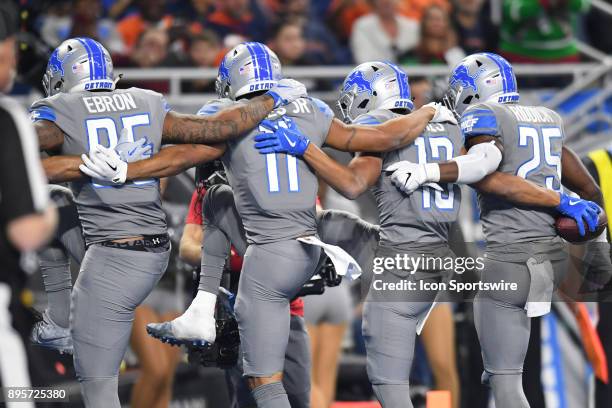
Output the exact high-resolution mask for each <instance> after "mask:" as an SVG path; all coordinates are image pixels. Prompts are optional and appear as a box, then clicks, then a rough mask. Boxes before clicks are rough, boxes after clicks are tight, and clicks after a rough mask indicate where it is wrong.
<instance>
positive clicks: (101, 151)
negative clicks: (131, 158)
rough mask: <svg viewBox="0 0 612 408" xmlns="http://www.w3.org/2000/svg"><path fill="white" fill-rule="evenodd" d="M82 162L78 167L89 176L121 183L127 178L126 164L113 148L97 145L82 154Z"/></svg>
mask: <svg viewBox="0 0 612 408" xmlns="http://www.w3.org/2000/svg"><path fill="white" fill-rule="evenodd" d="M81 159H82V160H83V164H81V165H79V169H80V170H81V171H82V172H83V173H85V174H87V175H88V176H89V177H92V178H94V179H98V180H106V181H110V182H112V183H115V184H123V183H125V180H126V178H127V170H128V164H127V163H126V162H124V161H123V160H121V157H119V154H118V153H117V152H116V151H115V149H111V148H108V147H104V146H102V145H97V146H96V147H95V148H94V149H92V150H91V151H90V152H89V155H86V154H82V155H81Z"/></svg>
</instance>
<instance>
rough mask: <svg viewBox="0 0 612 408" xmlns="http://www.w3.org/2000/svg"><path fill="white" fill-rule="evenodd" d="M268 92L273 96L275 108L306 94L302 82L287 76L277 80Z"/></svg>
mask: <svg viewBox="0 0 612 408" xmlns="http://www.w3.org/2000/svg"><path fill="white" fill-rule="evenodd" d="M268 94H269V95H270V96H271V97H272V98H274V108H275V109H276V108H278V107H280V106H283V105H288V104H290V103H291V102H293V101H295V100H296V99H299V98H303V97H305V96H308V92H307V91H306V87H305V86H304V84H302V83H301V82H298V81H296V80H295V79H289V78H283V79H281V80H280V81H278V82H277V83H276V85H274V86H273V87H272V89H270V90H269V91H268Z"/></svg>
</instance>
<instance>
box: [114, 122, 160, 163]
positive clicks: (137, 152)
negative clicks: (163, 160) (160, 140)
mask: <svg viewBox="0 0 612 408" xmlns="http://www.w3.org/2000/svg"><path fill="white" fill-rule="evenodd" d="M127 135H128V132H127V129H123V130H122V131H121V137H119V141H118V142H117V146H115V151H116V152H117V154H119V157H120V158H121V160H123V161H124V162H127V163H133V162H135V161H138V160H143V159H148V158H149V157H151V155H152V154H153V146H152V145H151V144H150V143H147V142H148V139H147V138H146V137H143V138H140V139H138V140H136V141H134V142H130V141H128V136H127Z"/></svg>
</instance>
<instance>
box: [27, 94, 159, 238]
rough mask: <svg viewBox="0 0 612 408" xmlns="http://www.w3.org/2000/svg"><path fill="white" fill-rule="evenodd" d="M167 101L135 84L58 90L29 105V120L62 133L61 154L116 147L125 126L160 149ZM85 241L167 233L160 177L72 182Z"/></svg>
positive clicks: (130, 135)
mask: <svg viewBox="0 0 612 408" xmlns="http://www.w3.org/2000/svg"><path fill="white" fill-rule="evenodd" d="M167 109H168V108H167V104H166V102H165V101H164V98H163V97H162V95H161V94H159V93H156V92H153V91H149V90H144V89H139V88H130V89H118V90H115V91H112V92H95V93H94V92H77V93H68V94H66V93H60V94H57V95H54V96H52V97H49V98H45V99H41V100H39V101H37V102H35V103H34V104H33V105H32V108H31V110H32V113H31V117H32V120H34V121H36V120H43V119H44V120H49V121H52V122H54V123H55V124H56V125H57V126H58V127H59V128H60V129H61V130H62V131H63V132H64V143H63V145H62V149H61V154H64V155H81V154H82V153H89V151H90V149H92V148H93V147H94V146H95V145H97V144H99V143H100V144H102V145H104V146H107V147H109V146H115V145H116V144H117V142H118V139H119V137H120V134H121V132H122V130H123V129H126V130H127V137H128V140H130V141H133V140H137V139H141V138H147V140H148V143H149V144H151V146H152V151H153V154H155V153H157V152H158V151H159V149H160V144H161V135H162V130H163V123H164V118H165V116H166V112H167ZM70 187H71V189H72V192H73V193H74V201H75V203H76V204H77V208H78V211H79V218H80V220H81V225H82V226H83V234H84V236H85V240H86V241H87V243H88V244H89V243H93V242H99V241H106V240H110V239H120V238H126V237H131V236H137V235H155V234H163V233H165V232H166V216H165V214H164V212H163V210H162V206H161V197H160V193H159V180H157V179H151V180H143V181H137V182H127V183H126V184H124V185H122V186H115V185H112V183H109V182H104V181H102V180H94V179H89V178H87V179H86V180H83V181H77V182H72V183H71V185H70Z"/></svg>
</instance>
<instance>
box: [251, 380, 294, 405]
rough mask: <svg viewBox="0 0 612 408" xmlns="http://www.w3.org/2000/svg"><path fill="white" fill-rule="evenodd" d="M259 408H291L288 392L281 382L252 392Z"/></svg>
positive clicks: (261, 386) (262, 386) (263, 386)
mask: <svg viewBox="0 0 612 408" xmlns="http://www.w3.org/2000/svg"><path fill="white" fill-rule="evenodd" d="M251 393H252V394H253V398H255V402H256V403H257V408H291V405H289V398H287V392H286V391H285V388H283V384H282V383H281V382H273V383H270V384H264V385H260V386H259V387H257V388H255V389H253V390H251Z"/></svg>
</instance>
